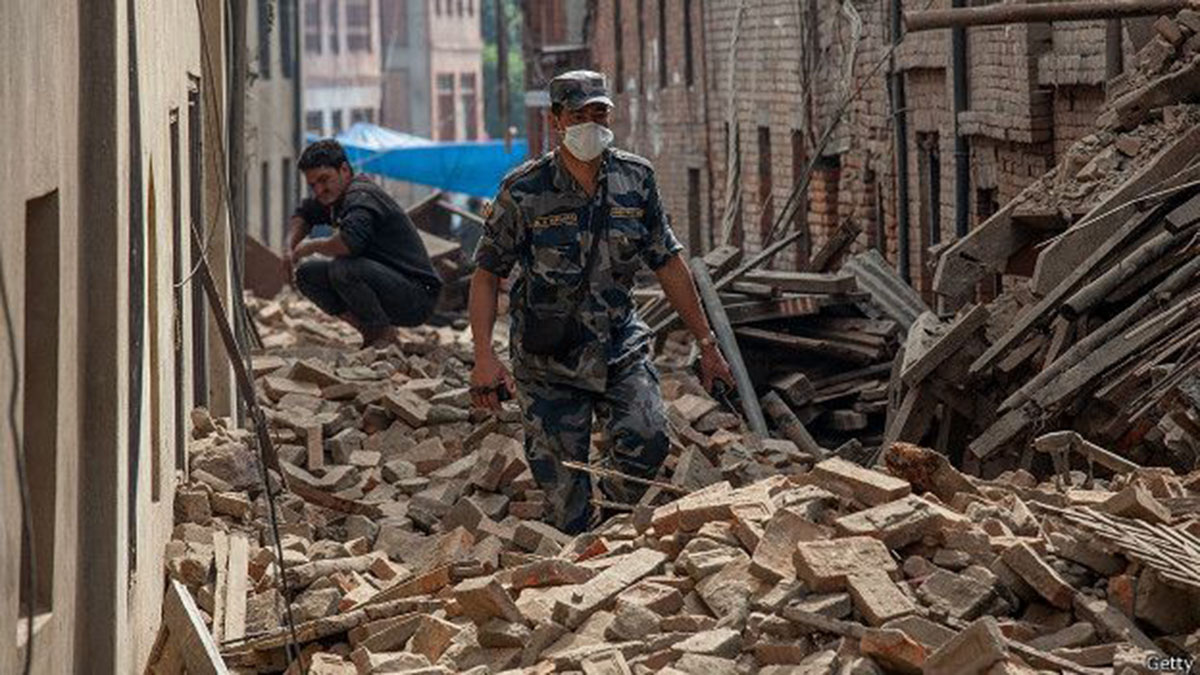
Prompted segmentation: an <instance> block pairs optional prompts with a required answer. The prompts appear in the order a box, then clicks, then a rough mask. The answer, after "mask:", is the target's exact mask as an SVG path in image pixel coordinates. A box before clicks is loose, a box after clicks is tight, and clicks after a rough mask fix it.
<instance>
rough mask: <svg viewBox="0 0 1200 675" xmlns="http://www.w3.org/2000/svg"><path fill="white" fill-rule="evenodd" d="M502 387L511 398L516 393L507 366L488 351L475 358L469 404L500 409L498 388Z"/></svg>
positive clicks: (485, 408)
mask: <svg viewBox="0 0 1200 675" xmlns="http://www.w3.org/2000/svg"><path fill="white" fill-rule="evenodd" d="M501 389H504V390H506V391H507V392H508V397H509V398H511V397H512V396H513V395H514V394H515V393H516V385H515V383H514V382H513V378H512V375H511V374H510V373H509V372H508V368H505V367H504V364H503V363H501V362H500V359H498V358H496V355H495V354H493V353H489V354H487V355H485V356H484V357H483V358H478V359H476V360H475V367H474V368H472V369H471V405H472V406H474V407H476V408H482V409H484V410H499V409H500V395H499V394H500V390H501Z"/></svg>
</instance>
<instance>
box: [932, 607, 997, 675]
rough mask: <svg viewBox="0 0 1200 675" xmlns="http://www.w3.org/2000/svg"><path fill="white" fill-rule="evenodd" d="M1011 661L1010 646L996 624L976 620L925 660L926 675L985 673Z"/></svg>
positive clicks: (984, 619)
mask: <svg viewBox="0 0 1200 675" xmlns="http://www.w3.org/2000/svg"><path fill="white" fill-rule="evenodd" d="M1006 658H1008V643H1007V641H1006V640H1005V639H1004V634H1003V633H1001V632H1000V627H999V626H998V625H996V620H995V619H993V618H992V617H990V616H985V617H983V618H980V619H976V620H975V621H974V622H973V623H972V624H971V625H969V626H967V628H966V629H965V630H963V631H961V632H960V633H958V635H955V636H954V637H953V638H951V639H950V640H949V641H948V642H946V643H945V644H944V645H942V646H941V647H938V648H937V650H935V651H934V652H933V653H932V654H930V655H929V657H928V658H926V659H925V673H926V675H963V673H983V672H985V671H987V669H988V668H990V667H991V666H992V664H994V663H996V662H997V661H1002V660H1004V659H1006Z"/></svg>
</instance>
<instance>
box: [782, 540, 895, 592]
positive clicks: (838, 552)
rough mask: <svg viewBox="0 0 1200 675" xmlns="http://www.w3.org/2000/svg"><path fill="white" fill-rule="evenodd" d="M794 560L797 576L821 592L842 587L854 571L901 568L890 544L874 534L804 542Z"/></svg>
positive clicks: (814, 589) (891, 573)
mask: <svg viewBox="0 0 1200 675" xmlns="http://www.w3.org/2000/svg"><path fill="white" fill-rule="evenodd" d="M793 561H794V562H795V565H796V576H797V577H799V578H800V580H801V581H803V582H804V584H805V585H806V586H807V587H808V588H809V589H811V590H813V591H815V592H818V593H828V592H832V591H840V590H843V589H844V588H845V587H846V578H847V577H848V576H850V575H852V574H869V573H872V572H881V573H884V574H887V575H889V576H890V575H895V574H896V573H897V572H898V571H899V567H898V566H897V565H896V561H895V560H893V559H892V555H891V553H889V552H888V550H887V547H886V546H884V545H883V542H881V541H879V540H878V539H875V538H872V537H843V538H841V539H833V540H829V541H809V542H801V543H800V544H799V545H798V546H797V547H796V553H795V556H794V558H793Z"/></svg>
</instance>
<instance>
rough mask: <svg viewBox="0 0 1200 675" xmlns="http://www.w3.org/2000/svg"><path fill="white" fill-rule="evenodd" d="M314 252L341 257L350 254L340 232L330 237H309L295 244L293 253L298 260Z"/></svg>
mask: <svg viewBox="0 0 1200 675" xmlns="http://www.w3.org/2000/svg"><path fill="white" fill-rule="evenodd" d="M314 253H320V254H321V255H327V256H329V257H331V258H342V257H345V256H348V255H350V247H349V246H346V241H345V240H344V239H342V233H341V232H338V233H335V234H334V235H333V236H332V237H325V238H324V239H310V240H308V241H306V242H304V243H303V244H300V245H299V246H297V247H296V248H295V250H294V253H293V254H294V255H295V257H296V259H297V260H298V259H300V258H303V257H305V256H309V255H312V254H314Z"/></svg>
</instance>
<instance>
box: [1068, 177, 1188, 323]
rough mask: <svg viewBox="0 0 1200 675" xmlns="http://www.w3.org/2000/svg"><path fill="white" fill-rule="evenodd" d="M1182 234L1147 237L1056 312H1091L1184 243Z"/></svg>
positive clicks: (1070, 315)
mask: <svg viewBox="0 0 1200 675" xmlns="http://www.w3.org/2000/svg"><path fill="white" fill-rule="evenodd" d="M1198 199H1200V198H1198ZM1184 236H1185V235H1184V233H1172V232H1167V231H1165V230H1164V231H1163V232H1159V233H1158V234H1156V235H1154V236H1153V237H1150V239H1149V240H1148V241H1146V242H1145V243H1143V244H1142V245H1141V246H1138V247H1137V248H1136V249H1134V250H1133V252H1131V253H1130V254H1129V255H1127V256H1125V257H1124V258H1123V259H1122V260H1121V261H1119V262H1118V263H1117V264H1115V265H1113V266H1111V267H1109V268H1108V269H1107V270H1105V271H1104V272H1103V273H1102V274H1100V276H1098V277H1096V278H1095V279H1093V280H1092V281H1090V282H1089V283H1087V284H1084V286H1083V287H1082V288H1080V289H1079V290H1078V291H1075V294H1074V295H1072V296H1071V297H1069V298H1067V300H1066V302H1064V303H1063V304H1062V306H1061V307H1059V310H1058V311H1059V313H1060V314H1062V315H1063V316H1065V317H1067V318H1068V319H1075V318H1078V317H1079V316H1080V315H1082V314H1086V313H1088V312H1090V311H1091V310H1092V309H1093V308H1094V307H1096V306H1097V305H1099V304H1100V303H1102V302H1104V301H1105V300H1106V298H1109V297H1110V296H1111V295H1112V293H1113V291H1114V290H1116V288H1117V287H1118V286H1120V285H1121V284H1122V283H1123V282H1124V281H1125V280H1127V279H1129V278H1130V277H1132V276H1133V275H1134V274H1135V273H1136V272H1138V271H1140V270H1141V269H1143V268H1145V267H1147V266H1149V265H1150V264H1152V263H1153V262H1154V261H1156V260H1158V259H1159V258H1162V257H1163V256H1164V255H1166V254H1167V253H1168V252H1169V251H1170V250H1171V249H1172V248H1174V247H1176V246H1178V245H1179V244H1181V243H1183V238H1184Z"/></svg>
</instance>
